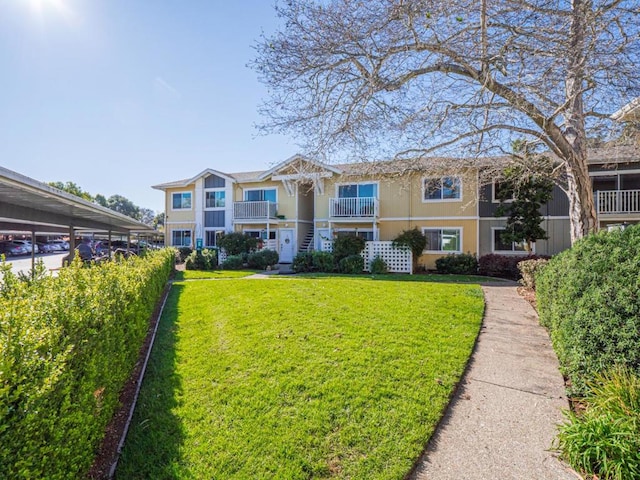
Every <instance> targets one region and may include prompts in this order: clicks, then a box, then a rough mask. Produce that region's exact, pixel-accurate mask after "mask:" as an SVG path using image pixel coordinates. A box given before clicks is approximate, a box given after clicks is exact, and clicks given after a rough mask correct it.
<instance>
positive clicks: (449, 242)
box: [422, 228, 461, 253]
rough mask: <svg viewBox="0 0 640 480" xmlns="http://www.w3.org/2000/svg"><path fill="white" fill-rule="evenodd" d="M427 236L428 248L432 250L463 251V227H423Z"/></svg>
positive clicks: (423, 231)
mask: <svg viewBox="0 0 640 480" xmlns="http://www.w3.org/2000/svg"><path fill="white" fill-rule="evenodd" d="M422 233H424V236H425V237H427V248H426V249H427V250H428V251H430V252H448V253H459V252H460V251H461V241H460V238H461V229H459V228H423V229H422Z"/></svg>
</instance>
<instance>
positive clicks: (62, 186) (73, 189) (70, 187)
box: [49, 182, 93, 202]
mask: <svg viewBox="0 0 640 480" xmlns="http://www.w3.org/2000/svg"><path fill="white" fill-rule="evenodd" d="M49 185H50V186H52V187H55V188H57V189H58V190H62V191H63V192H67V193H70V194H71V195H75V196H76V197H80V198H82V199H84V200H87V201H88V202H93V196H92V195H91V194H90V193H89V192H85V191H84V190H82V188H80V187H79V186H78V185H76V184H75V183H73V182H66V183H63V182H49Z"/></svg>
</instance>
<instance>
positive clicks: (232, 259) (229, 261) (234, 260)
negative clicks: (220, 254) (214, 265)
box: [222, 255, 244, 270]
mask: <svg viewBox="0 0 640 480" xmlns="http://www.w3.org/2000/svg"><path fill="white" fill-rule="evenodd" d="M243 266H244V260H243V259H242V255H229V256H228V257H227V258H226V259H225V261H224V262H222V269H223V270H241V269H242V267H243Z"/></svg>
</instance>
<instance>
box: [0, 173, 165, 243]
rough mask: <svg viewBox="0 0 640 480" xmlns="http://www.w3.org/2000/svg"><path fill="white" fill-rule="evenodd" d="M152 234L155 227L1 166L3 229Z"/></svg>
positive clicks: (0, 194) (0, 186)
mask: <svg viewBox="0 0 640 480" xmlns="http://www.w3.org/2000/svg"><path fill="white" fill-rule="evenodd" d="M70 227H73V228H75V229H79V230H89V231H94V232H100V231H104V232H108V231H111V232H115V233H124V234H126V233H150V232H153V231H154V229H153V228H152V227H150V226H148V225H145V224H144V223H142V222H139V221H137V220H134V219H133V218H130V217H127V216H126V215H123V214H121V213H118V212H114V211H113V210H110V209H108V208H105V207H102V206H100V205H96V204H94V203H91V202H88V201H86V200H83V199H82V198H79V197H76V196H75V195H71V194H69V193H67V192H63V191H62V190H58V189H57V188H54V187H51V186H49V185H47V184H45V183H42V182H39V181H37V180H34V179H33V178H29V177H26V176H24V175H21V174H19V173H17V172H14V171H12V170H9V169H6V168H4V167H0V230H2V231H25V232H30V231H32V230H34V231H35V232H38V233H46V232H51V233H68V232H69V228H70Z"/></svg>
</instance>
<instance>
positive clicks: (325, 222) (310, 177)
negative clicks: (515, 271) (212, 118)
mask: <svg viewBox="0 0 640 480" xmlns="http://www.w3.org/2000/svg"><path fill="white" fill-rule="evenodd" d="M635 152H636V149H635V148H631V147H625V146H623V147H609V148H607V149H601V150H594V151H593V152H592V153H591V155H590V160H589V162H590V173H591V175H592V179H593V188H594V195H595V198H596V203H597V211H598V216H599V222H600V225H601V226H602V227H607V226H608V225H612V224H622V223H625V222H626V223H636V222H638V221H640V160H639V159H638V157H637V156H636V155H635ZM496 161H498V159H496ZM443 165H445V166H446V165H447V160H446V159H425V160H420V161H414V162H397V161H396V162H375V163H354V164H340V165H325V164H323V163H320V162H317V161H313V160H310V159H307V158H305V157H303V156H301V155H295V156H293V157H291V158H289V159H287V160H285V161H284V162H282V163H280V164H278V165H276V166H275V167H273V168H271V169H269V170H264V171H257V172H241V173H224V172H221V171H218V170H213V169H207V170H204V171H203V172H200V173H199V174H197V175H195V176H194V177H192V178H189V179H186V180H181V181H176V182H169V183H164V184H161V185H156V186H154V188H156V189H160V190H163V191H164V192H165V193H166V218H165V232H166V233H165V235H166V239H165V242H166V244H167V245H174V246H196V245H197V244H199V243H200V244H201V245H202V246H205V247H215V246H216V243H217V238H218V236H219V235H220V234H221V233H222V232H231V231H241V232H245V233H248V234H250V235H253V236H256V237H259V238H262V239H263V242H264V245H265V247H267V248H271V249H274V250H277V251H278V252H279V254H280V259H281V262H283V263H286V262H291V261H292V260H293V257H294V256H295V254H296V253H297V252H298V251H303V250H312V249H321V248H322V246H323V242H325V241H328V240H331V239H332V238H333V237H334V236H335V235H337V234H340V233H341V232H350V233H353V234H356V235H359V236H361V237H363V238H365V239H366V240H393V239H394V238H395V237H396V236H397V235H398V234H399V233H401V232H402V231H403V230H406V229H411V228H414V227H417V228H418V229H420V230H421V231H422V232H423V233H424V234H425V235H426V237H427V239H428V246H427V249H426V250H425V252H424V255H423V256H422V257H421V258H420V263H422V264H424V265H425V266H426V267H427V268H433V267H434V264H435V260H436V259H437V258H439V257H441V256H443V255H446V254H448V253H467V252H469V253H473V254H477V255H485V254H488V253H500V254H522V253H524V252H523V251H524V247H523V245H518V244H505V243H504V242H503V241H502V240H501V232H502V231H503V230H504V227H505V223H506V218H498V217H496V216H495V210H496V208H497V206H498V201H497V200H496V196H495V188H496V184H495V183H493V184H488V185H481V184H480V182H479V175H478V170H477V168H475V169H474V168H466V169H456V172H457V173H455V174H454V173H451V174H447V173H446V170H444V171H443ZM568 212H569V202H568V199H567V197H566V195H565V194H564V192H563V191H562V190H561V189H560V188H559V187H555V191H554V195H553V200H552V201H550V202H549V203H548V204H546V205H544V206H543V207H542V208H541V213H542V215H543V218H544V220H543V224H542V226H543V228H544V229H545V231H546V232H547V236H548V239H546V240H539V241H538V242H536V245H535V253H537V254H541V255H553V254H555V253H558V252H560V251H562V250H564V249H566V248H568V247H569V246H570V236H569V215H568Z"/></svg>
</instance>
